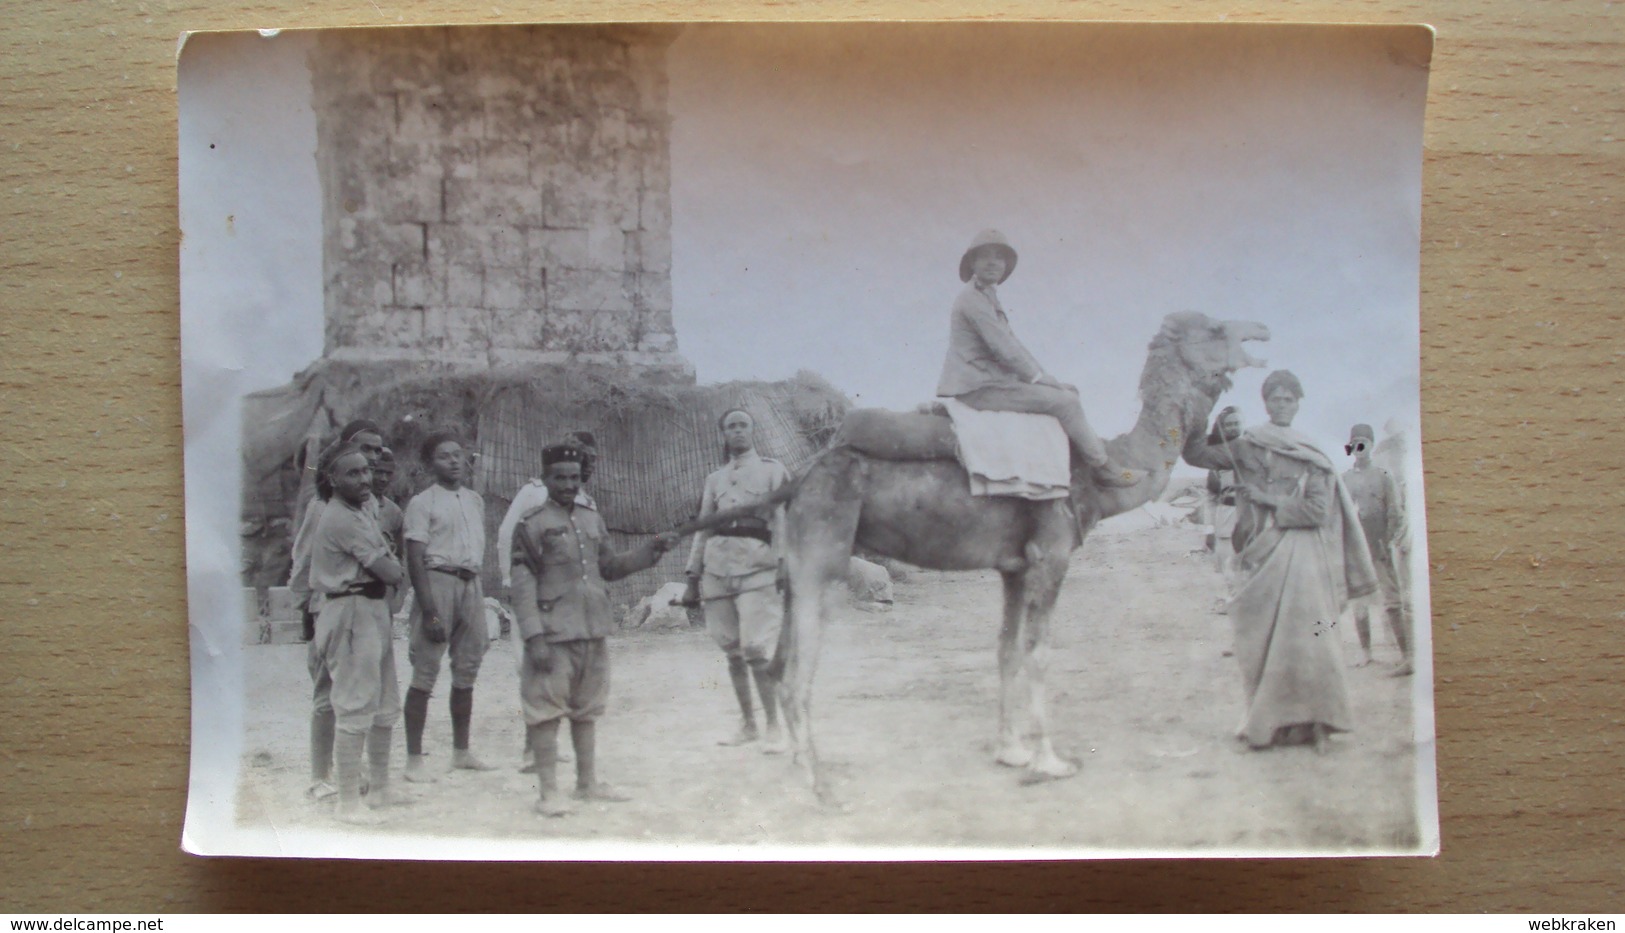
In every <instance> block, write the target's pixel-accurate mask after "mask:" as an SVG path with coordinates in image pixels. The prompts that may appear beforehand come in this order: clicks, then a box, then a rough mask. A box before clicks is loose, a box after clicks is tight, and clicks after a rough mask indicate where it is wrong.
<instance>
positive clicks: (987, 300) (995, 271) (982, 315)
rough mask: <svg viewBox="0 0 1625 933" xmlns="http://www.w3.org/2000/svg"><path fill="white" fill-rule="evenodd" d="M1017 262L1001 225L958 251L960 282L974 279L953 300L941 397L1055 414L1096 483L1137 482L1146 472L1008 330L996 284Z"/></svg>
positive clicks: (977, 406)
mask: <svg viewBox="0 0 1625 933" xmlns="http://www.w3.org/2000/svg"><path fill="white" fill-rule="evenodd" d="M1015 268H1016V251H1015V250H1014V249H1013V248H1011V246H1010V243H1009V241H1007V240H1006V239H1005V238H1004V234H1002V233H1000V232H999V231H997V230H983V231H982V232H981V233H979V234H977V235H976V239H975V240H974V241H972V242H971V245H970V248H969V249H967V250H965V255H964V256H962V257H960V260H959V280H960V281H961V282H967V283H969V284H968V285H967V286H966V288H965V290H964V291H962V292H960V293H959V298H958V299H956V300H955V301H954V309H953V320H952V323H951V324H950V326H949V331H948V358H947V360H946V361H945V362H944V363H943V365H942V379H941V380H940V381H939V382H938V383H937V395H939V396H946V397H950V398H956V399H958V400H959V401H961V402H964V403H965V404H966V405H969V406H970V407H972V408H975V409H978V410H980V411H1021V412H1031V413H1034V414H1043V415H1051V416H1053V417H1054V418H1055V419H1056V420H1057V421H1059V422H1061V429H1062V430H1064V431H1065V432H1066V436H1067V439H1068V440H1070V441H1071V442H1072V447H1073V449H1075V450H1076V451H1077V452H1078V455H1079V456H1080V457H1082V458H1083V461H1084V463H1086V464H1088V465H1089V468H1090V476H1091V478H1092V479H1093V480H1094V481H1095V483H1096V484H1097V485H1101V486H1133V485H1134V484H1136V483H1138V482H1139V481H1140V480H1142V479H1144V478H1145V473H1144V471H1141V470H1129V469H1124V468H1122V467H1119V466H1116V465H1114V464H1112V463H1111V461H1110V460H1109V459H1108V458H1107V455H1106V445H1105V444H1103V443H1101V440H1100V437H1099V436H1098V435H1096V434H1095V432H1094V429H1093V428H1091V427H1089V421H1088V419H1087V418H1085V417H1084V414H1083V404H1082V403H1081V402H1080V401H1079V400H1078V390H1077V389H1076V388H1074V387H1072V386H1069V385H1067V384H1065V383H1063V382H1060V381H1059V380H1057V379H1055V378H1054V377H1053V376H1051V375H1049V374H1048V373H1046V372H1045V371H1044V367H1042V366H1040V365H1039V364H1038V361H1037V360H1035V359H1034V358H1033V355H1032V354H1031V353H1029V352H1028V351H1027V348H1026V347H1025V346H1022V343H1021V341H1020V340H1018V339H1016V335H1015V332H1014V331H1012V330H1011V329H1010V319H1009V318H1008V317H1006V316H1005V312H1004V307H1003V306H1002V305H1000V304H999V296H998V293H997V292H996V291H995V290H994V289H995V286H998V285H1002V284H1004V280H1005V279H1008V278H1009V277H1010V273H1011V272H1013V271H1015Z"/></svg>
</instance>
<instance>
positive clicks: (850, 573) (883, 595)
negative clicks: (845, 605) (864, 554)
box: [846, 557, 892, 606]
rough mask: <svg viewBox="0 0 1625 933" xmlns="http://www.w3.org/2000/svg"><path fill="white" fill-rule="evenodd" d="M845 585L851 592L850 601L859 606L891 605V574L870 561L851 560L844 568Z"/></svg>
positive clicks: (861, 559)
mask: <svg viewBox="0 0 1625 933" xmlns="http://www.w3.org/2000/svg"><path fill="white" fill-rule="evenodd" d="M846 585H847V587H848V588H849V589H850V590H851V591H852V601H853V602H854V603H857V604H858V605H859V606H864V605H868V606H874V605H881V606H889V605H891V603H892V586H891V574H889V573H887V572H886V568H885V567H882V566H880V565H879V564H877V563H874V562H872V561H867V560H864V559H863V558H861V557H854V558H852V561H851V563H850V564H848V565H847V568H846Z"/></svg>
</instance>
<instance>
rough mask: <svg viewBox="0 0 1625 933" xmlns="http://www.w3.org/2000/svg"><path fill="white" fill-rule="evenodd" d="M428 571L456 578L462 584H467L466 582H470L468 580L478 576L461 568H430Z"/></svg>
mask: <svg viewBox="0 0 1625 933" xmlns="http://www.w3.org/2000/svg"><path fill="white" fill-rule="evenodd" d="M429 569H430V570H432V571H434V572H435V573H445V574H450V575H451V576H454V577H456V578H457V579H459V580H461V581H463V582H464V583H467V582H468V581H470V580H472V579H474V578H475V577H477V576H479V574H477V573H475V572H474V571H472V570H464V569H463V568H461V567H430V568H429Z"/></svg>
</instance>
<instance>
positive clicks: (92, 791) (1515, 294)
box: [0, 0, 1625, 913]
mask: <svg viewBox="0 0 1625 933" xmlns="http://www.w3.org/2000/svg"><path fill="white" fill-rule="evenodd" d="M228 6H233V7H236V8H228ZM679 9H686V8H680V7H678V6H677V5H675V4H664V3H648V2H636V0H616V2H605V3H593V4H589V3H584V2H568V0H561V2H558V3H554V4H549V5H544V4H526V3H518V2H514V3H503V4H501V5H500V12H499V11H498V10H496V9H495V8H494V7H493V4H492V3H490V2H485V3H450V2H444V3H400V2H395V0H375V2H372V0H369V2H364V3H355V2H349V3H327V4H318V3H311V2H292V0H282V2H261V3H243V4H237V5H226V4H219V5H216V4H205V3H201V2H196V0H193V2H182V0H104V2H91V0H38V2H34V3H29V4H26V5H25V4H13V5H10V6H8V7H7V14H8V16H7V21H8V22H9V23H10V25H9V26H8V27H7V28H6V29H5V30H4V32H3V33H0V48H3V49H4V55H3V56H0V74H3V76H4V81H3V83H0V142H3V144H4V149H3V159H4V161H3V163H0V166H3V168H0V172H3V175H4V194H5V204H4V206H3V208H0V210H3V211H4V216H5V220H4V226H3V228H0V229H3V230H4V246H3V249H0V265H3V268H4V272H3V275H0V296H3V302H4V304H3V307H0V340H3V343H0V366H3V370H0V383H3V386H4V389H3V395H0V408H3V413H4V416H5V418H4V429H5V431H6V433H7V435H8V436H7V438H6V443H5V445H4V450H5V451H6V454H7V456H6V457H5V459H6V462H7V463H8V465H9V470H8V473H9V475H8V477H7V478H6V480H5V481H4V484H3V490H4V498H3V501H0V547H3V549H4V561H3V562H0V566H3V569H0V631H3V633H4V637H5V638H7V639H8V642H7V649H8V650H6V651H4V653H3V654H0V657H3V660H0V666H3V676H0V705H3V708H4V710H5V714H4V716H3V718H0V722H3V723H4V727H3V731H0V735H3V740H0V768H3V769H4V770H3V773H4V776H5V777H4V781H5V785H4V793H3V794H0V833H3V838H4V842H0V909H8V910H27V911H51V912H65V911H74V910H80V911H92V910H94V911H117V912H129V913H144V912H160V911H194V910H205V911H229V910H277V911H317V910H320V911H326V910H334V909H373V910H425V909H440V910H465V909H474V910H478V909H496V910H515V911H530V910H545V911H557V910H568V909H586V910H591V909H605V908H610V909H617V908H684V909H750V910H772V909H821V908H835V909H897V908H916V909H939V908H955V909H966V910H989V909H992V910H1003V909H1031V910H1052V909H1102V908H1106V909H1118V910H1149V909H1205V910H1263V911H1273V910H1321V911H1324V910H1389V911H1392V910H1404V911H1438V910H1452V911H1485V910H1488V911H1513V910H1518V911H1539V912H1542V913H1550V912H1553V911H1564V912H1583V911H1596V910H1613V911H1620V910H1625V873H1622V872H1621V870H1620V863H1621V861H1622V846H1621V844H1620V837H1621V831H1622V830H1625V820H1622V819H1621V811H1622V803H1621V801H1622V798H1625V782H1622V781H1621V766H1622V760H1625V756H1622V755H1621V750H1622V749H1625V730H1622V728H1621V724H1622V719H1625V713H1622V712H1621V710H1622V708H1625V691H1622V689H1621V686H1620V683H1621V676H1620V660H1621V641H1622V639H1621V629H1622V620H1625V599H1622V587H1621V576H1622V572H1621V571H1622V558H1621V544H1622V542H1621V536H1620V534H1619V532H1618V530H1617V528H1618V525H1619V524H1620V522H1621V516H1620V513H1616V512H1614V511H1613V510H1614V509H1615V508H1621V507H1622V506H1625V494H1622V493H1621V490H1622V489H1625V476H1622V475H1621V471H1620V467H1619V465H1618V464H1617V463H1616V462H1615V461H1614V460H1613V459H1612V457H1611V455H1610V454H1609V453H1608V451H1609V450H1618V449H1619V445H1618V444H1617V443H1616V444H1614V445H1612V446H1609V445H1608V444H1607V443H1606V442H1605V438H1606V437H1607V435H1608V433H1609V432H1610V431H1611V430H1612V426H1613V422H1612V421H1611V420H1610V419H1612V418H1614V417H1617V416H1618V414H1619V413H1620V411H1621V410H1622V406H1621V402H1622V400H1625V385H1622V381H1621V377H1620V368H1619V364H1620V356H1621V353H1622V352H1625V343H1622V342H1621V325H1622V323H1625V322H1622V317H1625V315H1622V311H1621V306H1622V302H1621V286H1622V285H1625V282H1622V279H1621V275H1620V271H1619V270H1620V269H1621V268H1622V266H1625V255H1621V256H1616V255H1615V254H1616V253H1618V254H1625V237H1622V228H1625V223H1622V221H1625V216H1622V214H1621V204H1622V201H1625V179H1622V175H1621V169H1622V168H1625V142H1622V138H1625V119H1622V113H1625V67H1622V65H1625V47H1622V36H1625V28H1622V27H1625V13H1622V12H1621V9H1622V7H1621V5H1617V4H1613V3H1607V2H1602V0H1586V2H1556V0H1545V2H1538V3H1529V2H1523V0H1449V2H1445V0H1440V2H1409V3H1408V2H1401V0H1369V2H1365V3H1359V4H1337V3H1329V2H1304V3H1294V4H1286V3H1277V2H1265V0H1237V2H1234V3H1226V4H1211V3H1200V2H1191V0H1186V2H1167V3H1159V2H1155V0H1115V2H1109V3H1101V4H1091V5H1078V4H1069V3H1064V2H1059V0H1035V2H1031V3H1027V4H1020V5H1018V4H1015V3H1011V2H1002V3H1001V2H989V0H980V2H976V0H971V2H962V3H957V4H948V3H933V2H906V0H870V2H856V0H848V2H846V3H843V4H829V5H825V4H817V3H813V2H797V0H781V2H776V3H766V2H761V0H756V2H751V3H731V4H730V3H711V4H709V5H707V6H705V7H703V8H696V9H695V10H690V11H688V12H687V13H686V14H685V15H694V14H695V13H703V14H704V15H705V16H707V17H708V18H722V19H730V18H733V19H738V18H745V19H805V18H829V17H831V16H846V17H858V16H863V17H887V18H916V19H942V18H953V19H966V18H971V19H976V18H992V17H997V16H1011V15H1019V16H1021V17H1024V18H1044V17H1053V18H1081V17H1099V18H1109V19H1124V20H1134V19H1143V20H1193V19H1194V20H1213V19H1217V18H1220V17H1223V18H1226V19H1228V20H1230V21H1255V20H1258V21H1262V20H1277V21H1285V20H1291V21H1321V22H1336V21H1360V22H1386V23H1394V22H1427V23H1431V24H1433V25H1434V26H1436V27H1437V28H1438V43H1437V47H1436V50H1435V55H1434V59H1433V72H1432V81H1431V88H1430V92H1429V95H1428V112H1427V130H1426V169H1425V174H1424V181H1423V185H1424V202H1425V203H1424V210H1423V227H1422V353H1423V360H1422V363H1423V373H1424V375H1423V380H1422V385H1423V389H1422V392H1423V394H1422V407H1423V411H1424V423H1423V433H1424V436H1425V446H1424V455H1425V458H1426V465H1427V494H1428V513H1429V522H1430V525H1431V531H1432V535H1431V539H1430V545H1431V548H1432V561H1433V619H1434V631H1435V636H1434V638H1435V641H1434V645H1435V656H1436V662H1435V663H1436V673H1437V679H1438V684H1437V685H1438V693H1437V716H1438V734H1439V753H1438V765H1439V790H1440V798H1441V801H1440V805H1441V818H1442V821H1443V846H1444V849H1443V854H1442V855H1441V856H1440V857H1438V858H1437V859H1404V860H1376V859H1372V860H1353V859H1347V860H1345V859H1332V860H1320V861H1290V860H1282V861H1254V862H1218V861H1209V862H1199V861H1176V862H1132V863H1116V864H1111V863H1102V864H1094V863H1081V864H1080V863H1071V864H1067V863H1063V864H1005V865H991V864H990V865H934V864H908V865H880V866H863V865H839V864H837V865H811V866H784V867H776V866H754V867H753V866H734V865H670V866H668V865H650V864H644V865H638V864H632V865H590V864H577V865H495V866H485V865H478V864H410V863H409V864H382V863H324V862H297V861H285V862H284V861H266V860H243V859H238V860H232V859H215V860H207V859H197V858H193V857H190V856H187V855H185V854H183V853H182V852H181V851H180V849H179V839H180V826H181V816H182V813H183V809H184V805H185V793H186V777H187V749H188V741H189V735H188V704H189V696H188V677H187V630H186V602H185V596H186V592H185V563H184V553H183V547H184V542H183V533H182V515H183V508H182V496H181V422H180V366H179V342H178V319H177V307H178V281H177V245H178V237H179V234H178V228H177V219H176V175H175V138H176V127H175V92H174V87H175V70H174V55H175V51H176V46H177V37H178V35H179V34H180V33H181V32H182V31H183V30H191V29H228V28H231V29H238V28H248V27H261V26H296V25H297V26H343V25H367V24H382V23H397V22H406V23H413V22H416V23H435V22H453V21H457V22H469V23H476V22H483V23H490V22H517V21H524V20H538V19H549V20H569V19H589V18H590V19H601V20H605V19H608V20H613V19H624V20H638V19H650V18H670V17H671V16H672V15H673V11H676V10H679Z"/></svg>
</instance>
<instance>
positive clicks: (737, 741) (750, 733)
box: [717, 722, 761, 748]
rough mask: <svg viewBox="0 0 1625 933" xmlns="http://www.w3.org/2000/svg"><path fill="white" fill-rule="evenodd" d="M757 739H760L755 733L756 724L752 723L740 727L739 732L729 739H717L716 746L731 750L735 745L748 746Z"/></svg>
mask: <svg viewBox="0 0 1625 933" xmlns="http://www.w3.org/2000/svg"><path fill="white" fill-rule="evenodd" d="M759 738H761V735H760V734H758V733H757V731H756V724H755V723H753V722H752V723H746V724H744V725H742V726H740V727H739V731H738V732H735V733H734V734H733V736H732V737H731V738H726V739H718V740H717V744H718V745H721V746H724V747H726V748H732V747H734V746H736V745H749V744H750V743H752V742H754V741H756V740H757V739H759Z"/></svg>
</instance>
